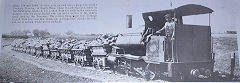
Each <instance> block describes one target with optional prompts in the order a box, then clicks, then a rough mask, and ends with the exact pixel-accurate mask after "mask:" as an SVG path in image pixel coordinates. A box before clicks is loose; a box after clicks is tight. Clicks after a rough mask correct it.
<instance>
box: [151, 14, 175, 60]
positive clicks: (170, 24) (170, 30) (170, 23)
mask: <svg viewBox="0 0 240 83" xmlns="http://www.w3.org/2000/svg"><path fill="white" fill-rule="evenodd" d="M164 17H165V20H166V21H167V22H166V23H165V25H164V27H163V28H162V29H160V30H158V31H157V32H156V33H161V31H163V30H165V41H166V43H165V45H166V50H165V51H166V52H165V53H166V55H167V60H166V61H167V62H172V61H173V60H174V58H175V57H173V56H172V55H173V53H172V41H173V40H174V30H175V24H176V22H175V20H174V18H173V17H172V15H171V14H166V15H165V16H164Z"/></svg>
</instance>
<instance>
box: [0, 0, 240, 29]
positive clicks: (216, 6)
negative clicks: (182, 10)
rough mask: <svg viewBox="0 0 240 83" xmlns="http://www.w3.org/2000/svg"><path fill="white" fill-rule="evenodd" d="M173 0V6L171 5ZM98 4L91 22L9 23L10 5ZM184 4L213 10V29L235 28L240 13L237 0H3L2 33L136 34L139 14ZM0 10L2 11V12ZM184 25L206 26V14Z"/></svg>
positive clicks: (142, 22)
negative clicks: (129, 22) (130, 18)
mask: <svg viewBox="0 0 240 83" xmlns="http://www.w3.org/2000/svg"><path fill="white" fill-rule="evenodd" d="M170 2H172V5H173V6H172V7H171V6H170ZM81 3H96V4H98V17H97V19H96V20H90V21H81V20H80V21H79V20H78V21H63V22H62V23H52V24H51V23H38V24H31V23H26V24H13V23H11V15H12V5H13V4H81ZM186 4H199V5H203V6H206V7H209V8H211V9H213V10H214V12H213V13H212V14H211V22H210V23H211V27H212V32H223V31H225V30H237V28H239V24H238V22H239V21H238V20H239V19H238V18H237V17H239V15H240V11H239V8H240V5H239V4H240V0H2V5H1V6H2V8H3V9H4V10H3V14H1V15H0V18H1V19H2V21H3V22H2V24H1V29H2V32H3V33H9V32H11V31H14V30H33V29H41V30H48V31H49V32H59V33H65V32H67V31H73V32H75V33H79V34H91V33H135V32H142V30H143V28H144V27H143V26H142V25H144V21H143V18H142V13H144V12H151V11H160V10H167V9H171V8H177V7H179V6H182V5H186ZM1 12H2V11H1ZM126 15H132V16H133V28H131V29H129V28H126ZM183 20H184V21H183V22H184V23H186V24H197V25H208V15H197V16H188V17H183Z"/></svg>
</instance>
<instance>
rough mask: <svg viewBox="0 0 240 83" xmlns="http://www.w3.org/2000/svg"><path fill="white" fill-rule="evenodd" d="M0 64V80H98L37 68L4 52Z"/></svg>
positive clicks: (41, 82)
mask: <svg viewBox="0 0 240 83" xmlns="http://www.w3.org/2000/svg"><path fill="white" fill-rule="evenodd" d="M0 64H1V65H0V82H29V83H63V82H100V81H98V80H93V79H89V78H84V77H80V76H72V75H68V74H64V73H61V72H56V71H49V70H46V69H42V68H38V67H37V66H35V65H32V64H29V63H27V62H24V61H22V60H19V59H17V58H15V57H14V56H13V55H8V53H5V52H4V53H1V55H0Z"/></svg>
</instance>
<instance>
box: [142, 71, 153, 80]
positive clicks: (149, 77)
mask: <svg viewBox="0 0 240 83" xmlns="http://www.w3.org/2000/svg"><path fill="white" fill-rule="evenodd" d="M144 73H145V74H144V79H145V80H147V81H149V80H153V79H154V78H155V76H156V75H155V73H154V72H152V71H151V70H149V69H146V71H145V72H144Z"/></svg>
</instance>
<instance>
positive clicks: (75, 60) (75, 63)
mask: <svg viewBox="0 0 240 83" xmlns="http://www.w3.org/2000/svg"><path fill="white" fill-rule="evenodd" d="M74 65H75V66H77V59H76V58H74Z"/></svg>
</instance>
